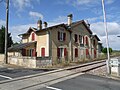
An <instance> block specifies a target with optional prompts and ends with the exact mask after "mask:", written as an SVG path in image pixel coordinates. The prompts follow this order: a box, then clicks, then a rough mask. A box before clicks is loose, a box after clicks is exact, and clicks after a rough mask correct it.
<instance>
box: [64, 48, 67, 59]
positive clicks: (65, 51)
mask: <svg viewBox="0 0 120 90" xmlns="http://www.w3.org/2000/svg"><path fill="white" fill-rule="evenodd" d="M66 56H67V49H66V48H64V57H66Z"/></svg>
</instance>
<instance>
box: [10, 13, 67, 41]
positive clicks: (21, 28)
mask: <svg viewBox="0 0 120 90" xmlns="http://www.w3.org/2000/svg"><path fill="white" fill-rule="evenodd" d="M39 14H40V13H39ZM39 14H33V13H32V15H33V16H34V15H35V16H36V15H37V16H39ZM40 16H41V15H40ZM66 21H67V17H66V16H59V17H58V18H55V19H54V20H52V21H49V22H48V27H49V26H53V25H57V24H60V23H66ZM36 22H37V21H36ZM29 27H35V28H37V24H36V23H33V24H30V23H29V24H26V25H17V26H12V27H10V29H9V30H10V32H11V33H12V38H13V40H14V41H15V42H16V41H20V38H19V37H18V35H19V34H22V33H25V32H27V30H28V29H29ZM43 28H44V27H43Z"/></svg>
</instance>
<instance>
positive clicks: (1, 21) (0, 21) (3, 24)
mask: <svg viewBox="0 0 120 90" xmlns="http://www.w3.org/2000/svg"><path fill="white" fill-rule="evenodd" d="M5 23H6V21H4V20H1V19H0V28H1V26H5Z"/></svg>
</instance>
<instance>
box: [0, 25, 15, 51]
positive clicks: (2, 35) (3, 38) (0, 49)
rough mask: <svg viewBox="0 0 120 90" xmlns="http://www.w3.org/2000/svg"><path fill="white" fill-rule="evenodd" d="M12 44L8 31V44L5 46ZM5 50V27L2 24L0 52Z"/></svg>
mask: <svg viewBox="0 0 120 90" xmlns="http://www.w3.org/2000/svg"><path fill="white" fill-rule="evenodd" d="M12 44H13V41H12V37H11V33H8V44H7V47H8V48H9V47H11V45H12ZM4 51H5V27H4V26H2V27H1V29H0V53H4Z"/></svg>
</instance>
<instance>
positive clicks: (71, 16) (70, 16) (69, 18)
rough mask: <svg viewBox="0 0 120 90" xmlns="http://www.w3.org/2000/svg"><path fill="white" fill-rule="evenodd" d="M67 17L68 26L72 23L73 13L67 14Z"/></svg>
mask: <svg viewBox="0 0 120 90" xmlns="http://www.w3.org/2000/svg"><path fill="white" fill-rule="evenodd" d="M67 17H68V26H70V25H71V24H72V18H73V15H72V14H69V15H68V16H67Z"/></svg>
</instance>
